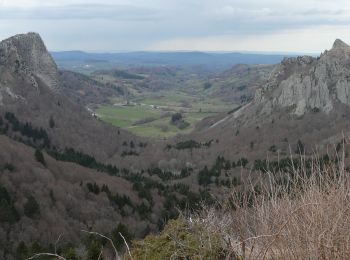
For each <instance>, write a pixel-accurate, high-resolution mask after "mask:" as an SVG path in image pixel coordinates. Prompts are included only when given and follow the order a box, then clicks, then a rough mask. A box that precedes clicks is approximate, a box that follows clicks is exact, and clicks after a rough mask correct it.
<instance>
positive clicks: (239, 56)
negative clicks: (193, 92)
mask: <svg viewBox="0 0 350 260" xmlns="http://www.w3.org/2000/svg"><path fill="white" fill-rule="evenodd" d="M51 54H52V56H53V58H54V59H55V61H56V62H57V64H58V66H59V67H61V68H65V69H73V70H78V71H84V70H85V71H90V70H91V71H93V70H94V69H95V70H97V69H110V68H113V66H114V67H115V66H116V65H118V66H122V67H135V66H161V65H167V66H191V67H193V66H203V67H205V68H207V69H210V70H216V71H219V70H224V69H228V68H230V67H232V66H234V65H236V64H275V63H279V62H280V61H281V60H282V59H283V58H284V57H285V56H291V55H277V54H250V53H249V54H248V53H239V52H231V53H216V52H210V53H209V52H194V51H192V52H190V51H189V52H185V51H184V52H126V53H87V52H82V51H64V52H51Z"/></svg>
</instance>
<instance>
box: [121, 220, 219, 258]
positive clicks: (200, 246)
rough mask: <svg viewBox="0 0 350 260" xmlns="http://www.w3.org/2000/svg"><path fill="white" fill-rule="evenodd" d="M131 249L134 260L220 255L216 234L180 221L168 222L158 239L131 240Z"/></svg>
mask: <svg viewBox="0 0 350 260" xmlns="http://www.w3.org/2000/svg"><path fill="white" fill-rule="evenodd" d="M132 248H133V249H132V251H131V255H132V256H133V258H134V259H171V258H172V257H173V256H174V254H176V257H177V258H180V259H210V258H211V257H212V256H220V255H223V251H222V248H221V245H220V237H219V236H218V234H216V233H213V232H210V231H208V230H207V229H205V228H204V227H203V225H202V224H200V223H191V222H188V221H186V220H184V219H183V218H179V219H177V220H170V221H169V222H168V224H167V225H166V226H165V228H164V230H163V231H162V232H161V233H160V234H159V235H158V236H157V235H149V236H147V237H146V238H145V239H144V240H141V241H134V242H133V244H132ZM126 257H128V256H126Z"/></svg>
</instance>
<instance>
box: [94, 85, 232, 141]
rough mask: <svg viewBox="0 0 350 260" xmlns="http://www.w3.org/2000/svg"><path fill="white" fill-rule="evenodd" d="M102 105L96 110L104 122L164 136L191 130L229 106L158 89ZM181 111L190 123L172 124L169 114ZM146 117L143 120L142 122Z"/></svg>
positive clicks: (141, 132)
mask: <svg viewBox="0 0 350 260" xmlns="http://www.w3.org/2000/svg"><path fill="white" fill-rule="evenodd" d="M113 101H115V103H117V104H116V105H111V106H103V107H100V108H98V109H97V110H96V113H97V115H98V116H99V117H100V118H101V119H102V120H104V121H106V122H108V123H111V124H113V125H115V126H118V127H121V128H124V129H127V130H129V131H131V132H133V133H135V134H137V135H140V136H146V137H154V138H165V137H170V136H174V135H176V134H179V133H189V132H191V131H192V130H193V129H194V127H195V125H196V124H197V123H198V122H199V121H201V120H202V119H203V118H205V117H208V116H213V115H215V114H217V113H219V112H222V111H228V110H230V109H231V108H232V105H230V104H225V103H223V102H222V101H220V100H215V99H207V98H205V97H200V96H195V95H193V94H188V93H185V92H182V91H165V90H164V91H159V92H157V93H152V92H150V93H143V94H142V95H140V96H138V97H137V98H135V99H134V100H132V101H131V104H132V105H121V103H120V100H113ZM176 112H180V113H181V114H182V115H183V117H184V120H185V121H186V122H188V123H189V124H190V125H189V126H188V127H186V128H185V129H179V128H178V127H177V126H176V125H173V124H171V116H172V114H174V113H176ZM142 120H145V121H146V122H141V121H142Z"/></svg>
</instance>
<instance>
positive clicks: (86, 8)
mask: <svg viewBox="0 0 350 260" xmlns="http://www.w3.org/2000/svg"><path fill="white" fill-rule="evenodd" d="M158 18H159V15H158V14H157V13H156V12H155V11H154V10H151V9H146V8H141V7H135V6H130V5H101V4H88V5H86V4H84V5H65V6H58V7H40V8H38V7H37V8H30V9H21V8H1V9H0V19H36V20H51V19H56V20H64V19H72V20H83V19H110V20H125V21H128V20H131V21H135V20H136V21H143V20H156V19H158Z"/></svg>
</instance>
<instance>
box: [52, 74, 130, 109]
mask: <svg viewBox="0 0 350 260" xmlns="http://www.w3.org/2000/svg"><path fill="white" fill-rule="evenodd" d="M59 76H60V81H61V82H62V91H63V93H64V94H65V95H66V96H68V97H69V98H70V99H71V100H73V101H74V102H75V103H76V104H80V105H82V106H86V107H89V108H92V107H96V106H97V105H103V104H111V100H110V98H111V97H116V96H122V95H123V94H124V93H123V90H122V88H120V87H119V88H118V87H117V86H114V85H112V84H107V83H106V84H103V83H101V82H98V81H96V80H93V79H92V78H91V77H89V76H86V75H83V74H80V73H76V72H72V71H68V70H61V71H60V72H59Z"/></svg>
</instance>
